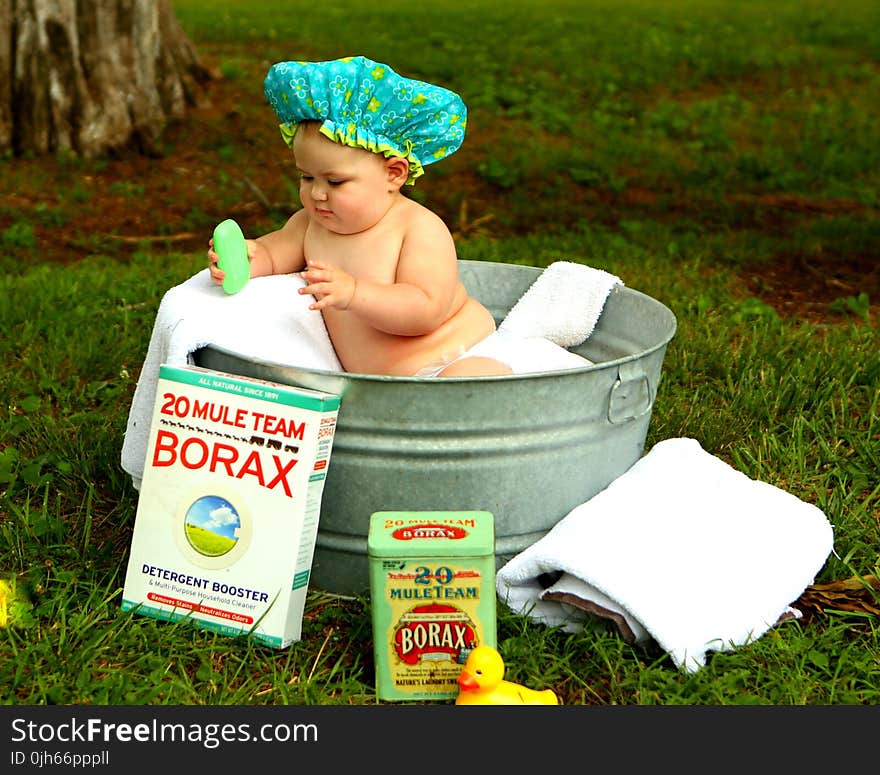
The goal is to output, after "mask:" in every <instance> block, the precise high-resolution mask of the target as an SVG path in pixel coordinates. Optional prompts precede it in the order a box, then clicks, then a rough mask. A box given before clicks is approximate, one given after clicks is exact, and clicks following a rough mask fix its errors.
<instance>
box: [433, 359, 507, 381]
mask: <svg viewBox="0 0 880 775" xmlns="http://www.w3.org/2000/svg"><path fill="white" fill-rule="evenodd" d="M504 374H513V369H511V368H510V366H508V365H507V364H506V363H502V362H501V361H498V360H496V359H495V358H485V357H483V356H480V355H473V356H468V357H465V358H460V359H459V360H457V361H453V362H452V363H450V364H449V365H448V366H447V367H446V368H445V369H443V371H441V372H440V373H439V374H438V375H437V376H438V377H498V376H502V375H504Z"/></svg>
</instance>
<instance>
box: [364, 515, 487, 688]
mask: <svg viewBox="0 0 880 775" xmlns="http://www.w3.org/2000/svg"><path fill="white" fill-rule="evenodd" d="M367 545H368V551H369V561H370V595H371V604H372V613H373V648H374V657H375V667H376V693H377V695H378V697H379V699H380V700H446V699H451V698H454V697H456V696H457V695H458V683H457V681H458V676H459V675H460V673H461V670H462V666H463V665H464V662H465V660H466V659H467V656H468V654H469V653H470V652H471V650H472V649H473V648H474V647H476V646H479V645H486V646H492V647H493V648H494V647H495V646H496V614H495V526H494V518H493V515H492V514H491V513H490V512H488V511H379V512H376V513H374V514H373V515H372V516H371V518H370V532H369V537H368V540H367Z"/></svg>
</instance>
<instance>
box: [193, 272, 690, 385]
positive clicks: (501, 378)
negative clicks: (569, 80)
mask: <svg viewBox="0 0 880 775" xmlns="http://www.w3.org/2000/svg"><path fill="white" fill-rule="evenodd" d="M458 262H459V264H464V265H467V266H469V267H474V266H475V265H489V266H501V267H512V268H515V269H525V270H527V271H528V270H535V277H536V279H537V277H538V276H540V274H541V272H543V271H544V270H545V269H546V268H547V267H543V266H534V265H531V264H511V263H509V262H502V261H479V260H473V259H458ZM616 290H617V292H624V293H629V294H633V295H634V296H636V297H641V298H643V299H647V300H648V301H650V302H652V303H653V304H656V305H658V306H659V307H660V308H661V309H662V310H663V311H664V312H665V313H666V314H668V316H669V320H670V326H669V331H668V334H667V335H664V336H663V337H662V338H661V339H660V340H659V341H657V342H655V343H654V344H653V345H651V346H650V347H648V348H647V349H644V350H641V351H639V352H637V353H629V354H627V355H622V356H620V357H619V358H613V359H611V360H607V361H598V362H596V363H591V364H590V365H588V366H574V367H571V368H565V369H552V370H550V371H534V372H529V373H527V374H495V375H482V376H461V377H417V376H394V375H389V374H368V373H364V372H356V371H335V370H332V369H316V368H312V367H308V366H297V365H295V364H292V363H281V362H279V361H270V360H266V359H264V358H254V357H250V356H248V355H246V354H245V353H242V352H239V351H237V350H230V349H229V348H226V347H221V346H219V345H216V344H211V343H208V344H206V345H204V346H202V347H200V348H198V349H197V350H196V351H195V353H198V352H199V351H201V350H213V351H214V352H217V353H220V354H222V355H225V356H229V357H231V358H238V359H241V360H246V361H248V362H249V363H252V364H254V365H256V366H261V367H265V368H267V369H272V370H290V369H293V370H296V371H301V372H303V373H307V374H315V375H318V376H320V377H323V378H326V379H328V380H357V381H363V382H378V383H383V382H387V383H393V384H398V383H415V384H420V385H421V384H430V383H439V384H449V383H470V382H481V383H482V382H510V381H514V380H529V379H546V378H547V377H555V376H558V375H565V374H583V373H586V372H592V371H599V370H601V369H608V368H613V367H615V366H620V365H622V364H625V363H629V362H631V361H636V360H641V359H642V358H644V357H645V356H648V355H651V354H652V353H655V352H656V351H657V350H659V349H661V348H663V347H666V346H667V345H668V344H669V343H670V342H671V341H672V339H673V338H674V337H675V334H676V331H677V329H678V319H677V318H676V315H675V313H674V312H673V311H672V310H671V309H670V308H669V307H668V306H667V305H665V304H664V303H663V302H661V301H659V300H658V299H656V298H654V297H653V296H649V295H648V294H647V293H644V292H643V291H640V290H638V289H636V288H630V287H629V286H626V285H621V286H619V290H618V289H617V288H615V289H612V291H611V293H614V292H615V291H616ZM600 318H601V316H600ZM587 338H589V337H587ZM584 341H586V339H585V340H584ZM581 344H583V343H581ZM578 346H580V345H578ZM568 349H571V348H568Z"/></svg>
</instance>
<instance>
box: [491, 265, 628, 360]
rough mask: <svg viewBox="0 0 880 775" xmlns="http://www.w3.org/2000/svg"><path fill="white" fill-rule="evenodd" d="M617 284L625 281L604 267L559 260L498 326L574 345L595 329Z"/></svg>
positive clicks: (537, 280) (510, 331)
mask: <svg viewBox="0 0 880 775" xmlns="http://www.w3.org/2000/svg"><path fill="white" fill-rule="evenodd" d="M615 285H623V283H622V282H621V280H620V278H619V277H617V276H615V275H613V274H609V273H608V272H606V271H604V270H603V269H594V268H593V267H590V266H584V265H583V264H576V263H573V262H571V261H555V262H553V263H552V264H550V266H548V267H547V268H546V269H545V270H544V271H543V272H541V274H540V275H538V278H537V279H536V280H535V282H533V283H532V285H531V286H530V287H529V288H528V290H527V291H526V292H525V293H524V294H523V295H522V297H521V298H520V299H519V301H517V302H516V304H514V305H513V307H512V308H511V310H510V312H508V313H507V316H506V317H505V318H504V320H503V321H502V322H501V324H500V325H499V326H498V330H499V331H501V332H502V333H507V334H513V335H516V336H527V337H536V336H541V337H544V338H545V339H549V340H550V341H551V342H555V343H556V344H558V345H560V346H561V347H574V346H576V345H579V344H581V342H583V341H584V340H585V339H586V338H587V337H588V336H589V335H590V334H591V333H593V328H594V327H595V325H596V321H597V320H598V319H599V316H600V315H601V314H602V309H603V308H604V307H605V300H606V299H607V298H608V294H609V293H610V292H611V290H612V289H613V288H614V286H615Z"/></svg>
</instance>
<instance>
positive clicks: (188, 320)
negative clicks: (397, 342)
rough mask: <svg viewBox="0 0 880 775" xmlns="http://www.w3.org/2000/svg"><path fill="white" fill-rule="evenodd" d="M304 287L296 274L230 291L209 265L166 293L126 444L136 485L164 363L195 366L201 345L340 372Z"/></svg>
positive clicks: (125, 461)
mask: <svg viewBox="0 0 880 775" xmlns="http://www.w3.org/2000/svg"><path fill="white" fill-rule="evenodd" d="M303 284H304V282H303V280H302V278H301V277H300V276H299V275H298V274H289V275H273V276H271V277H255V278H253V279H252V280H251V281H250V282H248V284H247V285H246V286H245V287H244V289H243V290H241V291H240V292H239V293H237V294H235V295H232V296H230V295H227V294H226V293H224V291H223V289H222V288H221V287H220V286H219V285H215V284H214V283H213V282H212V281H211V276H210V272H209V270H208V269H203V270H202V271H201V272H199V273H197V274H195V275H193V276H192V277H191V278H189V279H188V280H186V281H185V282H183V283H181V284H180V285H177V286H175V287H174V288H171V289H169V290H168V291H167V292H166V293H165V295H164V296H163V297H162V302H161V303H160V305H159V310H158V312H157V313H156V320H155V323H154V324H153V332H152V335H151V336H150V343H149V345H148V348H147V355H146V358H145V359H144V364H143V367H142V368H141V373H140V376H139V378H138V382H137V386H136V387H135V391H134V396H133V398H132V403H131V408H130V409H129V414H128V424H127V427H126V431H125V438H124V439H123V442H122V468H123V470H124V471H126V472H127V473H129V474H130V475H131V477H132V481H133V483H134V486H135V487H136V488H138V489H140V482H141V477H142V476H143V471H144V460H145V458H146V454H147V437H148V435H149V427H150V420H151V418H152V413H153V403H154V401H155V397H156V380H157V378H158V375H159V366H160V365H161V364H163V363H170V364H178V365H179V364H185V363H191V362H192V360H191V357H190V356H191V355H192V353H193V352H194V351H195V350H198V349H199V348H200V347H204V346H206V345H208V344H212V345H216V346H218V347H221V348H223V349H226V350H230V351H232V352H237V353H247V355H248V356H249V357H251V358H254V359H256V360H266V361H270V362H273V363H280V364H284V365H292V366H299V367H302V368H312V369H325V370H329V371H340V370H341V368H342V367H341V365H340V363H339V359H338V358H337V357H336V352H335V350H334V349H333V345H332V344H331V342H330V337H329V336H328V334H327V328H326V327H325V325H324V318H323V317H322V316H321V313H320V312H317V311H315V310H310V309H309V308H308V305H309V303H310V302H311V296H303V295H301V294H299V293H297V289H298V288H301V287H302V286H303Z"/></svg>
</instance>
